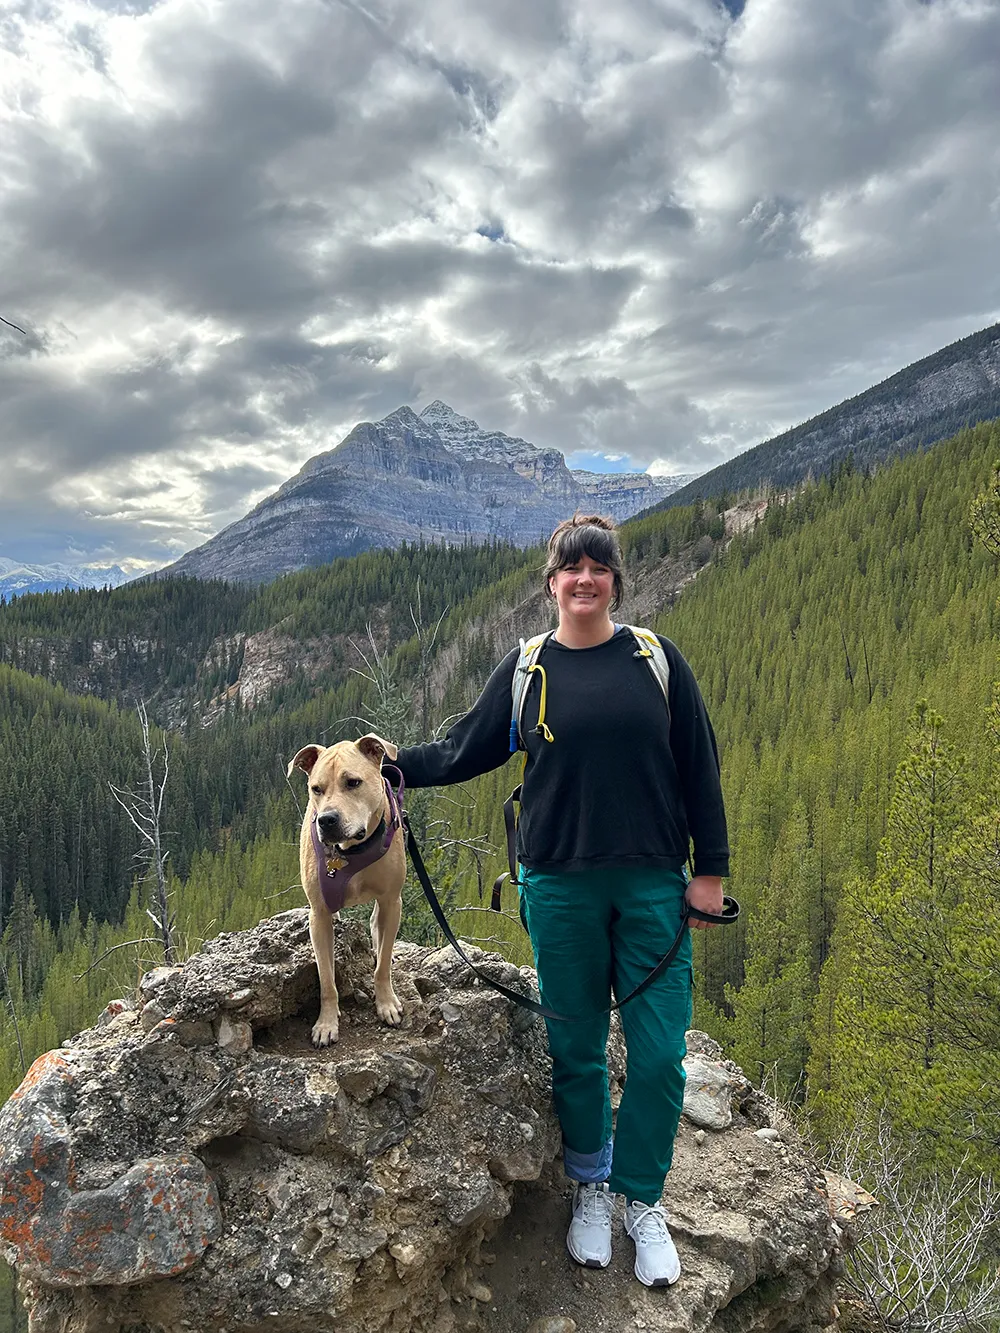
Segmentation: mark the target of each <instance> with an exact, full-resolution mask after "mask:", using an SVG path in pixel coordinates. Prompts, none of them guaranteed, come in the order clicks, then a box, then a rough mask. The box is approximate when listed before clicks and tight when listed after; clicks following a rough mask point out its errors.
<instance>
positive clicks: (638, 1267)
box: [625, 1200, 681, 1287]
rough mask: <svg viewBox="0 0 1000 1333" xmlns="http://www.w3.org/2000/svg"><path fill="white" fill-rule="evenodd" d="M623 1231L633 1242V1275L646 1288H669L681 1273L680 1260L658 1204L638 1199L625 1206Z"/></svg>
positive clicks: (664, 1215)
mask: <svg viewBox="0 0 1000 1333" xmlns="http://www.w3.org/2000/svg"><path fill="white" fill-rule="evenodd" d="M625 1230H626V1232H627V1233H628V1234H629V1235H630V1236H631V1237H632V1239H633V1240H634V1241H635V1275H636V1277H637V1278H638V1279H639V1281H640V1282H642V1283H643V1284H644V1285H645V1286H647V1287H669V1286H672V1285H673V1283H675V1282H676V1281H677V1279H678V1278H679V1277H680V1275H681V1261H680V1259H678V1257H677V1250H676V1249H675V1248H674V1242H673V1241H672V1240H671V1239H670V1232H669V1231H668V1230H667V1215H666V1213H665V1212H664V1211H663V1205H662V1204H659V1203H658V1204H654V1205H653V1207H652V1208H650V1207H649V1206H648V1205H646V1204H644V1203H639V1202H638V1200H633V1202H632V1203H627V1204H626V1205H625Z"/></svg>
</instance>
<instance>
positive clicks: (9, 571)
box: [0, 555, 135, 597]
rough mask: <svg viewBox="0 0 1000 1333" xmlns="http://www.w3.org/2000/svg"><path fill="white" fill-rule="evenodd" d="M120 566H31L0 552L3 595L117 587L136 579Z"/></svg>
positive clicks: (0, 585)
mask: <svg viewBox="0 0 1000 1333" xmlns="http://www.w3.org/2000/svg"><path fill="white" fill-rule="evenodd" d="M134 577H135V575H134V574H126V573H125V571H124V570H123V569H121V568H120V567H119V566H118V565H108V566H107V567H96V566H93V565H29V564H27V563H26V562H25V561H23V560H14V559H11V558H9V557H7V556H2V555H0V596H2V597H19V596H21V595H22V594H23V593H27V592H62V591H63V589H64V588H104V587H108V588H117V587H118V586H119V585H120V584H122V583H127V582H128V581H129V579H131V578H134Z"/></svg>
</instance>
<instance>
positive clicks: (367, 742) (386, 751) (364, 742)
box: [355, 731, 398, 764]
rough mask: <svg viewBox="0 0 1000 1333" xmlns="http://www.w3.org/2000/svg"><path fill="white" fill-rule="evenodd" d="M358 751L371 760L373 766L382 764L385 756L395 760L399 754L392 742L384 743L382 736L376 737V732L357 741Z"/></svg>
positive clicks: (371, 732)
mask: <svg viewBox="0 0 1000 1333" xmlns="http://www.w3.org/2000/svg"><path fill="white" fill-rule="evenodd" d="M355 744H356V745H357V747H358V749H359V750H360V751H361V753H362V754H363V755H364V757H365V758H366V759H370V760H371V761H372V763H373V764H380V763H381V762H382V757H383V755H384V756H385V757H386V758H387V759H389V760H393V759H395V758H396V754H397V753H398V752H397V750H396V747H395V745H393V743H392V741H384V740H383V739H382V737H381V736H376V735H375V733H374V731H370V732H369V733H368V735H367V736H362V737H361V739H360V740H359V741H356V742H355Z"/></svg>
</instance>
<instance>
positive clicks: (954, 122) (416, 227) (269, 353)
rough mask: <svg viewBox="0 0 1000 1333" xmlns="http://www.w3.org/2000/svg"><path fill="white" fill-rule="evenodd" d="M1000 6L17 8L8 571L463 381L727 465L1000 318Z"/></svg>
mask: <svg viewBox="0 0 1000 1333" xmlns="http://www.w3.org/2000/svg"><path fill="white" fill-rule="evenodd" d="M998 71H1000V0H747V2H746V3H745V4H744V3H743V2H742V0H728V3H727V4H726V5H723V4H722V3H719V2H718V0H613V3H612V2H611V0H461V2H459V0H280V3H279V2H276V0H161V3H155V0H153V2H146V0H90V3H85V2H83V0H7V3H6V4H5V5H4V6H3V8H2V9H0V256H2V259H0V315H3V316H4V317H6V318H7V319H9V320H12V321H14V322H15V323H17V324H19V325H20V326H22V327H23V328H24V329H25V330H26V331H27V334H28V336H27V337H22V336H21V335H19V334H17V333H16V332H14V331H13V330H10V329H3V330H2V331H0V402H2V404H3V412H2V418H0V555H6V556H18V557H20V558H23V559H30V560H36V561H41V560H73V561H95V562H107V561H110V560H119V561H121V560H129V559H131V560H135V561H151V562H155V563H157V564H161V563H164V562H165V561H167V560H168V559H171V558H173V557H175V556H176V555H178V554H180V553H181V552H182V551H184V550H186V549H188V548H189V547H191V546H194V545H197V544H199V543H200V542H202V541H204V540H205V539H206V538H207V537H209V536H210V535H211V534H212V533H214V532H216V531H217V530H218V529H219V528H221V527H222V526H224V525H225V524H226V523H227V522H230V521H232V520H233V519H234V518H236V517H239V516H240V515H241V514H243V513H244V512H245V511H246V510H247V509H248V508H249V507H250V505H251V504H252V503H255V502H256V501H257V500H258V499H260V498H261V497H262V496H263V495H264V494H266V493H267V492H268V491H270V490H273V489H274V488H275V486H276V485H278V484H279V483H280V482H281V481H283V480H284V479H285V478H287V477H288V476H289V475H290V474H291V473H293V472H294V471H296V470H297V468H298V467H299V465H300V464H301V463H302V462H303V461H304V460H305V459H306V458H308V457H309V456H310V455H312V454H314V453H317V452H319V451H321V450H324V449H329V448H331V447H332V446H333V445H334V444H335V443H336V442H337V441H338V440H339V439H340V438H341V437H342V436H343V435H344V434H345V433H346V432H347V430H349V429H350V427H351V426H352V425H354V423H355V422H357V421H359V420H373V419H376V418H378V417H381V416H383V415H385V414H386V413H387V412H389V411H391V410H392V409H393V408H395V407H397V406H399V405H400V404H402V403H409V404H411V405H412V406H414V407H415V408H417V409H418V410H419V409H420V408H421V407H422V406H424V405H425V404H426V403H427V402H428V401H430V400H431V399H433V398H444V399H445V400H446V401H447V402H449V403H450V404H451V405H452V406H453V407H455V408H456V410H458V411H460V412H462V413H464V414H466V415H469V416H473V417H475V418H476V419H477V420H479V421H480V422H481V424H483V425H485V426H489V427H493V428H498V429H501V430H506V431H508V432H509V433H512V434H516V435H522V436H524V437H525V438H527V439H530V440H532V441H534V442H535V443H537V444H543V445H556V446H557V447H559V448H560V449H562V450H563V451H564V452H566V453H567V454H568V455H571V462H573V463H576V464H577V465H579V466H584V465H591V466H592V465H593V464H594V456H595V455H596V456H603V457H604V458H606V459H609V460H612V462H611V463H610V464H608V465H610V466H617V467H621V466H624V465H626V464H631V465H632V466H635V467H637V468H645V467H648V466H650V465H654V467H655V468H656V469H657V470H665V471H670V472H686V471H694V470H703V469H705V468H708V467H711V466H713V465H714V464H715V463H717V462H720V461H722V460H723V459H724V458H726V457H729V456H730V455H731V454H733V453H735V452H738V451H739V450H741V449H743V448H746V447H748V446H749V445H751V444H754V443H756V442H757V441H758V440H760V439H762V438H765V437H767V436H768V435H770V434H773V433H774V432H775V431H777V430H780V429H782V428H784V427H786V426H788V425H791V424H794V423H796V422H798V421H801V420H803V419H805V418H807V417H808V416H810V415H812V414H813V413H815V412H817V411H820V410H822V409H824V408H826V407H828V406H830V405H832V404H833V403H836V402H838V401H840V400H841V399H842V398H844V397H847V396H849V395H851V394H854V393H857V392H859V391H861V390H862V389H864V388H866V387H868V386H869V385H870V384H872V383H874V382H876V381H877V380H879V379H881V378H884V377H885V376H886V375H887V374H890V373H891V372H892V371H894V370H896V369H898V368H899V367H901V366H903V365H906V364H907V363H909V362H910V361H913V360H915V359H917V358H918V357H920V356H923V355H926V354H927V353H929V352H932V351H934V350H936V349H937V348H938V347H941V346H943V345H945V344H946V343H948V342H951V341H953V340H954V339H956V338H959V337H962V336H964V335H965V334H967V333H971V332H973V331H974V330H976V329H978V328H981V327H983V326H984V325H987V324H990V323H992V322H994V321H995V320H997V319H998V318H1000V243H998V228H1000V133H998V128H997V127H998V124H1000V72H998Z"/></svg>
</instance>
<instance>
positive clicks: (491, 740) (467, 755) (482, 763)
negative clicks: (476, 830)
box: [396, 648, 518, 787]
mask: <svg viewBox="0 0 1000 1333" xmlns="http://www.w3.org/2000/svg"><path fill="white" fill-rule="evenodd" d="M517 655H518V649H517V648H513V649H512V650H511V651H510V652H509V653H508V654H507V656H506V657H505V658H504V659H503V661H502V662H501V663H500V665H499V666H498V667H497V668H496V670H495V671H494V672H493V675H492V676H490V678H489V680H488V681H487V682H486V688H485V689H484V690H483V692H482V694H481V695H480V696H479V698H478V699H477V700H476V702H475V703H474V704H473V705H472V707H471V708H470V709H469V711H468V712H467V713H466V714H465V716H464V717H460V718H459V719H458V721H457V722H456V723H455V724H454V726H452V727H450V728H449V730H448V734H447V735H446V736H445V737H444V739H443V740H440V741H429V742H428V743H427V744H426V745H408V746H404V747H403V748H402V749H401V750H400V751H399V754H398V756H397V758H396V765H397V767H398V768H399V770H400V771H401V772H402V774H403V777H404V778H405V779H406V785H407V786H408V787H439V786H440V787H444V786H447V785H448V784H449V783H452V782H467V781H468V780H469V778H475V777H478V776H479V774H480V773H488V772H489V771H490V769H493V768H499V767H500V765H501V764H504V763H506V761H507V760H508V759H509V758H510V715H511V707H512V704H511V682H512V681H513V679H514V666H515V663H516V662H517Z"/></svg>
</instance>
